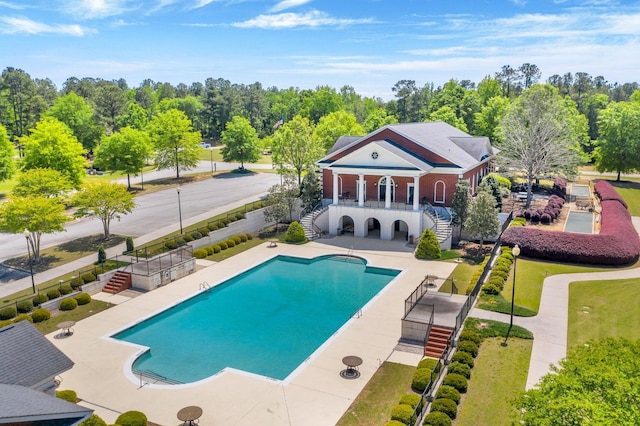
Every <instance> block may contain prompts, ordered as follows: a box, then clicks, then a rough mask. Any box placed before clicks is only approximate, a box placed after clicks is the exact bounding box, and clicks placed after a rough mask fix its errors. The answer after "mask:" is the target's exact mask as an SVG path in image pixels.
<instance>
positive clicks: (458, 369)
mask: <svg viewBox="0 0 640 426" xmlns="http://www.w3.org/2000/svg"><path fill="white" fill-rule="evenodd" d="M448 371H449V373H456V374H460V375H461V376H464V377H465V378H467V379H470V378H471V367H469V366H468V365H467V364H463V363H461V362H452V363H451V364H449V370H448Z"/></svg>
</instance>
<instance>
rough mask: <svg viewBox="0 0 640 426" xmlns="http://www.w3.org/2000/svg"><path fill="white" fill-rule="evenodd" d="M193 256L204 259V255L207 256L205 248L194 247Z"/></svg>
mask: <svg viewBox="0 0 640 426" xmlns="http://www.w3.org/2000/svg"><path fill="white" fill-rule="evenodd" d="M193 256H194V257H195V258H196V259H204V258H205V257H207V249H205V248H199V249H195V250H194V251H193Z"/></svg>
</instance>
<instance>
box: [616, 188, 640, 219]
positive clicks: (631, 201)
mask: <svg viewBox="0 0 640 426" xmlns="http://www.w3.org/2000/svg"><path fill="white" fill-rule="evenodd" d="M609 182H610V183H611V184H612V185H613V186H614V187H615V188H616V192H617V193H618V194H620V196H621V197H622V198H624V201H626V203H627V206H628V208H629V213H631V216H640V182H631V181H621V182H616V181H613V180H610V181H609Z"/></svg>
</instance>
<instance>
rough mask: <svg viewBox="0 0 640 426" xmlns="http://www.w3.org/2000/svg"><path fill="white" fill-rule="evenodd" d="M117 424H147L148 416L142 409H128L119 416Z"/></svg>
mask: <svg viewBox="0 0 640 426" xmlns="http://www.w3.org/2000/svg"><path fill="white" fill-rule="evenodd" d="M116 424H118V425H120V426H147V416H145V415H144V413H141V412H140V411H127V412H125V413H122V414H120V415H119V416H118V418H117V419H116Z"/></svg>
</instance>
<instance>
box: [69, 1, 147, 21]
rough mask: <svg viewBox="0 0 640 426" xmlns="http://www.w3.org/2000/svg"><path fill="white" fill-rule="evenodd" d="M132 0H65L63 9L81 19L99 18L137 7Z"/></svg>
mask: <svg viewBox="0 0 640 426" xmlns="http://www.w3.org/2000/svg"><path fill="white" fill-rule="evenodd" d="M129 2H130V0H64V2H62V7H61V8H60V9H61V11H63V12H65V13H68V14H70V15H72V16H75V17H78V18H80V19H99V18H107V17H109V16H116V15H121V14H123V13H125V12H127V11H129V10H132V9H134V8H135V7H132V6H128V3H129Z"/></svg>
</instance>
